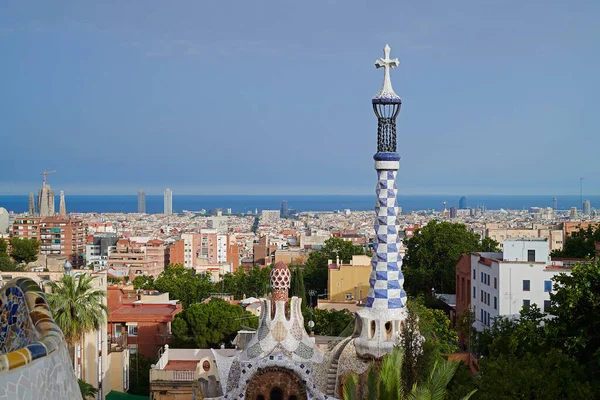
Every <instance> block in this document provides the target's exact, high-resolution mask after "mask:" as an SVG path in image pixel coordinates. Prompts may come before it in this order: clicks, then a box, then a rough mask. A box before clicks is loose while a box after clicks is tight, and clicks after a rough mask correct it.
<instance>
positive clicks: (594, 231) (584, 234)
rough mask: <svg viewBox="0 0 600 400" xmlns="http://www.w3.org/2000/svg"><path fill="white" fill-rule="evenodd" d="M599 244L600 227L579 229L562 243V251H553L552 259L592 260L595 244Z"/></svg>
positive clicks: (590, 226)
mask: <svg viewBox="0 0 600 400" xmlns="http://www.w3.org/2000/svg"><path fill="white" fill-rule="evenodd" d="M596 242H600V225H598V226H596V227H592V225H589V226H588V227H587V228H581V227H579V231H577V232H573V233H572V234H571V236H569V237H568V238H567V239H566V240H565V243H564V246H563V249H562V250H554V251H553V252H552V256H553V257H573V258H593V257H594V256H595V243H596Z"/></svg>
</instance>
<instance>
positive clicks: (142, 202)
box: [138, 189, 146, 214]
mask: <svg viewBox="0 0 600 400" xmlns="http://www.w3.org/2000/svg"><path fill="white" fill-rule="evenodd" d="M138 213H140V214H146V193H144V189H140V190H139V192H138Z"/></svg>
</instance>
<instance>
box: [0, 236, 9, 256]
mask: <svg viewBox="0 0 600 400" xmlns="http://www.w3.org/2000/svg"><path fill="white" fill-rule="evenodd" d="M1 257H8V243H6V241H5V240H4V239H2V238H0V258H1Z"/></svg>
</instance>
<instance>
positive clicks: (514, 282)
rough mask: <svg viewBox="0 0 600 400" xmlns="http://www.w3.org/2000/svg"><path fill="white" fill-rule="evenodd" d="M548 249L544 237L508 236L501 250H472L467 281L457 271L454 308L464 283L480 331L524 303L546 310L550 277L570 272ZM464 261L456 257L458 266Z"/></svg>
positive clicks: (512, 315) (462, 294) (524, 304)
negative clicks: (509, 237)
mask: <svg viewBox="0 0 600 400" xmlns="http://www.w3.org/2000/svg"><path fill="white" fill-rule="evenodd" d="M549 253H550V247H549V243H548V239H546V238H543V239H541V238H525V239H507V240H505V241H504V251H503V252H502V253H484V252H481V253H472V254H471V255H470V259H471V260H470V261H471V262H470V264H471V265H470V268H471V271H470V274H469V276H470V285H469V280H468V279H464V278H465V277H464V276H463V275H464V273H457V282H456V293H457V312H458V311H459V310H458V308H459V307H458V303H459V301H462V302H463V304H464V299H463V297H464V294H465V291H466V289H465V288H466V287H469V290H468V291H469V296H470V308H471V311H472V312H473V314H474V315H475V319H476V321H475V324H474V326H475V328H476V329H477V330H480V331H481V330H483V329H486V328H489V327H490V326H491V325H492V324H493V321H494V318H496V317H498V316H505V317H509V318H514V317H517V316H518V315H519V312H520V311H521V309H522V308H523V307H529V306H531V305H533V304H536V305H537V306H538V307H539V308H540V309H541V310H542V311H543V312H548V311H549V310H550V293H551V292H552V290H553V288H552V278H553V277H554V276H556V275H557V274H560V273H570V268H569V267H568V266H565V264H564V263H563V262H562V261H554V262H553V261H551V260H550V257H549ZM465 263H466V262H465V260H464V259H463V258H461V259H460V260H459V264H460V265H461V269H464V264H465ZM461 296H463V297H461ZM461 299H462V300H461Z"/></svg>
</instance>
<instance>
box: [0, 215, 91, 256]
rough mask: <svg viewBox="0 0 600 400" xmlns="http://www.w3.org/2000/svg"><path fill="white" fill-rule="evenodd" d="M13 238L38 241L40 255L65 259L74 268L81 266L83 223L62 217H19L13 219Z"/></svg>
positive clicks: (83, 251) (83, 250) (83, 246)
mask: <svg viewBox="0 0 600 400" xmlns="http://www.w3.org/2000/svg"><path fill="white" fill-rule="evenodd" d="M11 233H12V236H13V237H21V238H34V239H37V240H38V241H40V243H41V244H40V250H39V254H40V255H46V256H56V257H60V256H62V257H65V258H67V259H68V260H69V261H70V262H71V264H72V265H73V267H74V268H79V267H82V266H83V263H84V257H85V243H86V241H85V239H86V236H85V227H84V225H83V221H82V220H80V219H74V218H69V217H63V216H51V217H19V218H17V219H15V221H14V223H13V225H12V230H11Z"/></svg>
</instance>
